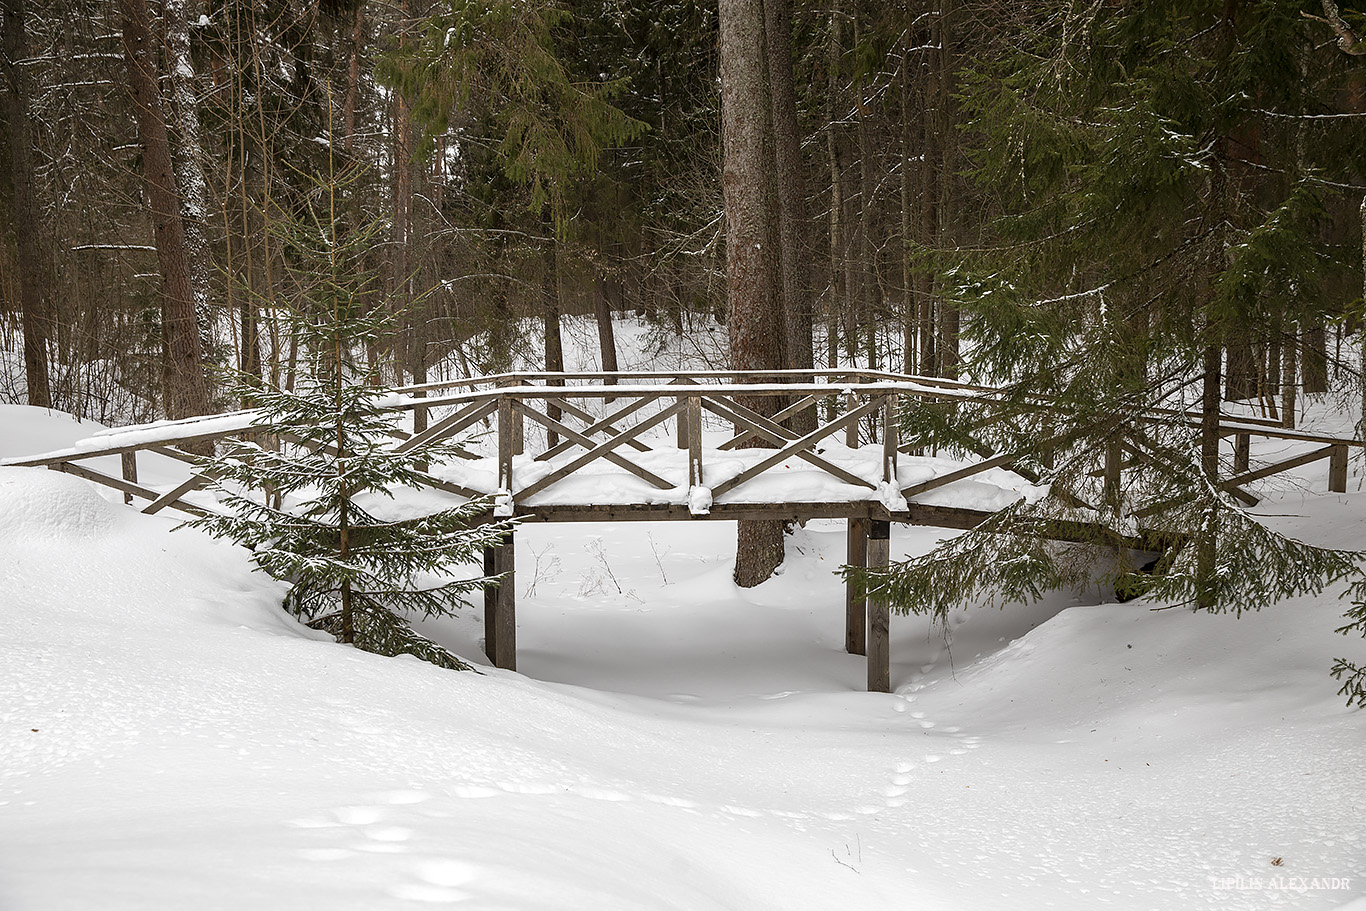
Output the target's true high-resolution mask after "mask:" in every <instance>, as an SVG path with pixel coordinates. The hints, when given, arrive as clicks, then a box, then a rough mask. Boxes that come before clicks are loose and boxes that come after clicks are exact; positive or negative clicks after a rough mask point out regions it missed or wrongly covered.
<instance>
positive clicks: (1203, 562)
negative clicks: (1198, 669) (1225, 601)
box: [1195, 341, 1222, 608]
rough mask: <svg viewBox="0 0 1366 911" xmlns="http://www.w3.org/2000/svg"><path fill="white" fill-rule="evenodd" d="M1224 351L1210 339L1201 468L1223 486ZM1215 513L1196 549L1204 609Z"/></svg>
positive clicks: (1210, 599)
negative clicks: (1221, 373) (1221, 369)
mask: <svg viewBox="0 0 1366 911" xmlns="http://www.w3.org/2000/svg"><path fill="white" fill-rule="evenodd" d="M1221 354H1222V352H1221V350H1220V347H1219V345H1218V344H1217V343H1215V342H1213V341H1210V342H1207V343H1206V346H1205V356H1204V383H1203V387H1202V391H1201V399H1200V470H1201V472H1202V473H1203V474H1204V476H1205V480H1206V482H1207V483H1209V484H1210V485H1211V486H1212V487H1214V488H1216V489H1217V488H1218V485H1219V367H1220V363H1219V361H1220V356H1221ZM1215 518H1216V517H1215V516H1214V515H1213V514H1211V515H1210V516H1209V517H1208V519H1207V521H1208V523H1209V527H1207V528H1206V530H1205V531H1206V533H1205V534H1204V535H1202V536H1201V537H1200V541H1199V544H1198V545H1197V548H1196V571H1195V575H1196V580H1195V582H1196V604H1197V606H1199V607H1203V608H1212V607H1214V601H1215V599H1214V591H1213V584H1214V574H1215V568H1216V567H1215V559H1216V554H1217V550H1216V541H1217V534H1218V531H1217V528H1216V527H1215Z"/></svg>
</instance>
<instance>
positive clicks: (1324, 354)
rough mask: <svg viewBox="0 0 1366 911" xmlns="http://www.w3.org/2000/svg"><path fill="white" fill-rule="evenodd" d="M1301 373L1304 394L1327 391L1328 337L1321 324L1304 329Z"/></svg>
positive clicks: (1316, 393)
mask: <svg viewBox="0 0 1366 911" xmlns="http://www.w3.org/2000/svg"><path fill="white" fill-rule="evenodd" d="M1302 362H1303V365H1304V366H1303V367H1302V368H1301V375H1302V376H1303V378H1304V394H1305V395H1319V394H1321V393H1324V392H1327V391H1328V338H1327V333H1325V332H1324V329H1323V326H1322V325H1318V326H1311V327H1309V328H1308V329H1306V330H1305V331H1304V354H1303V355H1302Z"/></svg>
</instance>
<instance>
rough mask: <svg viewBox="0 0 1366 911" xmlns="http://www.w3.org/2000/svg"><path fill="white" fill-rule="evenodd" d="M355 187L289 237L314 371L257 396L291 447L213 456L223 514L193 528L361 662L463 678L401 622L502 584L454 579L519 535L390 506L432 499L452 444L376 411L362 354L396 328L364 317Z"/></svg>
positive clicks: (272, 432)
mask: <svg viewBox="0 0 1366 911" xmlns="http://www.w3.org/2000/svg"><path fill="white" fill-rule="evenodd" d="M354 182H355V181H354V178H351V179H349V180H347V181H342V182H340V183H328V184H319V185H318V186H317V190H316V192H315V193H314V194H313V195H311V196H310V197H309V198H308V199H307V200H306V204H305V208H304V210H303V214H302V216H301V217H299V218H297V219H296V220H294V221H292V222H290V223H287V224H286V226H285V227H283V228H282V229H281V235H282V236H281V242H282V246H283V248H284V249H285V251H286V254H287V257H288V261H289V262H290V263H291V266H290V271H291V273H292V274H291V278H292V279H293V280H294V281H295V283H296V285H297V287H298V289H299V293H298V298H297V300H295V301H293V302H291V303H289V304H282V303H279V302H277V304H276V307H277V308H278V309H279V311H280V312H281V313H283V314H284V318H285V321H286V327H285V328H286V331H287V332H288V333H289V334H290V335H291V336H292V337H293V338H295V339H297V341H298V345H299V349H300V356H301V361H302V362H303V364H304V368H303V369H301V371H300V374H299V376H298V379H297V382H296V385H295V388H294V389H293V390H288V389H278V388H262V387H260V386H255V385H253V386H252V387H251V388H250V390H249V392H250V394H251V395H252V396H253V397H254V399H255V401H256V402H257V403H258V413H259V415H260V419H259V420H258V422H257V424H256V428H257V429H258V431H260V432H261V433H262V434H263V435H264V436H265V438H266V439H267V440H270V439H274V440H277V441H279V443H280V444H281V445H279V446H278V447H273V446H270V445H261V444H260V443H257V442H242V443H237V444H234V445H233V446H232V447H231V448H230V449H229V450H228V451H227V452H225V453H223V454H222V455H220V456H218V457H217V458H215V459H213V460H212V461H211V462H210V464H209V468H210V470H211V471H213V472H214V473H216V475H217V477H218V480H217V483H216V487H217V491H218V493H219V496H220V500H221V502H222V503H223V505H224V506H225V507H226V508H227V513H226V514H225V515H212V516H207V517H204V518H202V519H198V520H196V521H195V522H193V523H191V524H193V525H197V526H199V527H202V528H204V529H206V530H208V531H209V532H210V533H211V534H213V535H215V536H219V537H228V538H231V539H233V540H235V541H237V542H238V543H240V544H244V545H246V546H247V547H250V548H251V549H252V550H253V552H254V553H253V557H254V559H255V561H256V563H257V565H259V566H260V567H261V568H262V569H264V570H265V571H266V572H268V573H270V574H271V575H272V576H275V577H276V578H278V579H282V580H285V581H287V582H289V583H290V589H289V592H288V594H287V596H286V598H285V603H284V606H285V608H286V609H287V610H288V611H289V612H290V613H292V614H294V615H295V616H296V617H298V618H299V619H301V620H303V621H304V622H306V623H307V624H308V625H309V626H311V627H313V628H315V629H321V630H325V631H327V632H329V633H332V634H333V635H335V636H336V637H337V639H338V640H339V641H341V642H345V643H351V644H354V645H355V646H356V647H357V648H361V649H364V650H365V651H370V652H375V653H377V654H381V655H398V654H411V655H415V656H417V657H419V658H422V659H423V660H426V661H430V662H432V663H433V664H437V665H440V666H442V667H448V668H456V669H463V668H466V667H468V666H467V665H466V664H465V663H464V662H462V661H461V660H460V659H459V658H457V657H456V656H455V655H453V654H451V653H450V652H448V651H447V650H446V649H444V648H442V647H441V646H440V645H438V644H436V643H435V642H432V641H431V640H430V639H427V638H426V637H424V636H422V635H420V634H419V633H417V632H416V631H414V630H413V629H412V627H411V626H409V624H408V622H407V618H409V617H414V616H417V617H431V616H441V615H448V614H450V613H452V612H454V611H455V610H457V609H458V608H459V607H461V606H462V605H464V604H465V603H466V602H465V600H464V596H465V595H467V594H469V593H470V592H473V591H477V590H479V589H481V588H482V587H483V586H485V585H487V584H490V583H491V582H494V581H495V580H493V579H489V578H482V577H475V578H470V579H451V573H452V571H453V570H456V569H457V568H458V567H460V566H461V565H462V564H469V563H475V564H477V563H478V562H479V561H480V559H481V558H482V553H483V548H484V547H486V546H489V545H492V544H494V543H496V542H497V541H498V540H499V539H500V538H501V537H502V536H503V535H504V534H505V533H506V532H507V531H508V530H509V527H510V526H509V524H508V523H507V522H492V523H484V524H480V522H481V517H482V516H484V515H485V514H487V513H488V512H489V510H490V503H489V502H487V501H485V500H473V501H470V502H468V503H464V504H461V505H459V506H455V507H448V508H441V509H436V510H434V511H432V512H429V513H424V514H421V515H406V514H403V515H399V514H398V513H401V512H404V511H403V510H398V509H396V508H394V506H393V505H392V502H391V501H392V500H393V495H394V491H395V489H397V488H402V487H411V488H417V487H421V486H422V484H423V481H424V480H425V478H426V476H425V475H424V473H423V472H422V471H421V470H420V469H419V466H420V465H423V464H426V463H431V462H439V461H440V460H441V458H442V457H443V455H447V454H448V449H449V444H445V443H441V442H427V443H423V444H419V445H404V444H402V443H401V442H398V441H396V439H395V435H394V434H395V428H394V423H393V420H392V412H385V411H384V410H382V408H381V403H382V402H383V401H384V400H385V399H386V397H389V396H390V392H389V391H387V390H386V389H385V388H384V387H382V386H380V385H378V384H376V383H375V382H373V381H374V380H376V377H375V376H374V375H373V373H374V370H373V368H370V367H368V366H367V364H366V360H365V351H366V346H367V344H372V343H373V342H374V341H375V340H376V339H377V338H378V337H379V336H380V334H381V333H382V332H383V331H385V329H386V326H387V324H388V323H389V322H390V321H391V318H390V317H387V316H386V315H385V313H386V310H387V308H386V307H384V306H378V307H373V308H368V307H367V303H368V301H369V300H370V296H371V292H372V291H373V287H374V285H375V284H376V281H377V279H376V276H375V275H374V273H373V272H370V271H367V270H366V269H365V268H364V263H365V260H366V251H367V248H368V246H369V245H370V243H371V241H372V240H373V238H374V237H375V235H376V232H377V231H378V230H379V226H378V224H371V225H369V226H367V227H365V228H361V229H353V230H349V231H348V230H347V229H346V228H345V226H344V224H343V223H342V221H341V217H342V213H344V212H345V211H347V210H348V208H349V207H347V206H345V205H343V204H342V201H341V199H340V196H341V193H342V192H343V191H344V190H345V189H346V188H347V187H348V186H350V185H353V184H354ZM245 379H246V380H247V381H248V382H251V383H255V382H256V380H255V378H254V377H246V378H245ZM400 436H401V435H400Z"/></svg>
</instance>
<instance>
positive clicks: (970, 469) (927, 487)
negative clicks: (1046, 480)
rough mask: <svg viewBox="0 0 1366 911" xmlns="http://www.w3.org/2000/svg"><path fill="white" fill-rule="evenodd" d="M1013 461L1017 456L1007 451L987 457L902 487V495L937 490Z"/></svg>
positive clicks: (911, 495) (916, 494)
mask: <svg viewBox="0 0 1366 911" xmlns="http://www.w3.org/2000/svg"><path fill="white" fill-rule="evenodd" d="M1013 461H1015V456H1014V455H1013V454H1010V453H1007V454H1005V455H998V456H993V457H992V458H990V459H987V460H986V461H984V462H977V463H976V464H973V465H969V466H967V467H966V468H960V469H958V470H957V471H951V472H949V473H948V474H941V475H936V476H935V477H933V478H930V479H929V480H928V481H921V482H920V483H918V484H912V485H910V486H909V487H903V488H901V495H902V496H903V497H908V498H909V497H914V496H918V495H919V494H922V493H928V492H929V491H931V490H937V489H938V488H940V487H945V486H947V485H949V484H952V483H954V482H955V481H961V480H963V479H964V478H970V477H972V476H973V475H975V474H981V473H982V472H984V471H990V470H991V469H993V468H1000V467H1001V466H1002V465H1009V464H1010V463H1011V462H1013Z"/></svg>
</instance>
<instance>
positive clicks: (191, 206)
mask: <svg viewBox="0 0 1366 911" xmlns="http://www.w3.org/2000/svg"><path fill="white" fill-rule="evenodd" d="M163 9H164V14H165V23H164V24H165V28H166V63H167V67H168V68H169V70H170V74H169V75H170V83H171V89H172V96H171V97H172V99H173V101H174V104H173V105H172V110H173V112H174V114H175V130H176V134H177V139H178V140H179V141H178V144H177V146H176V148H175V149H173V152H176V153H178V154H176V155H174V159H175V173H176V182H177V184H178V186H179V189H180V201H181V220H182V221H183V223H184V225H185V249H186V253H187V254H188V256H189V265H190V287H191V290H192V291H193V293H194V308H195V319H196V321H197V323H198V327H199V344H200V349H201V351H202V353H203V355H204V357H205V358H206V359H207V360H210V361H212V360H215V348H216V347H217V342H216V338H215V332H214V312H213V300H212V296H211V275H210V271H211V270H210V268H209V236H208V213H209V185H208V182H207V181H206V180H205V177H204V169H203V162H204V148H203V139H202V134H201V131H200V128H199V100H198V98H196V97H195V70H194V58H193V57H191V56H190V23H189V3H188V0H165V4H164V7H163Z"/></svg>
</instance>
